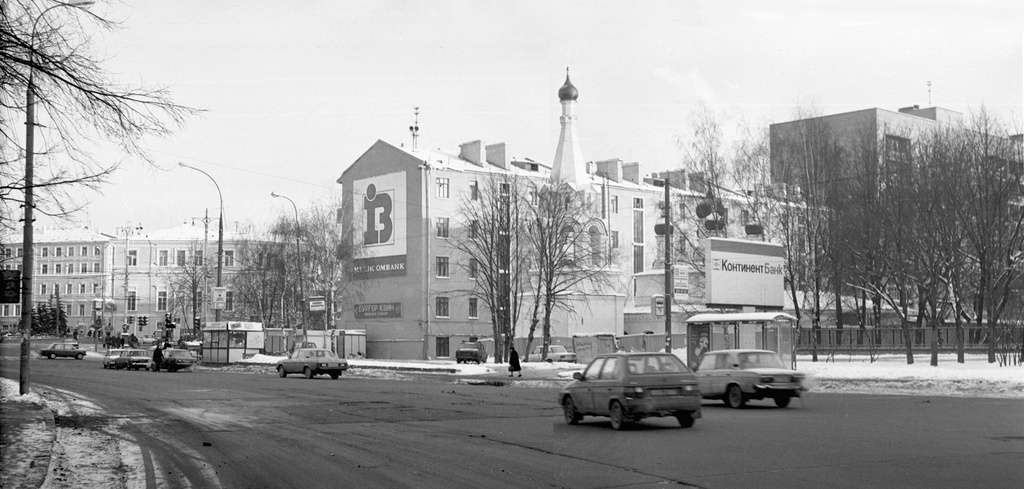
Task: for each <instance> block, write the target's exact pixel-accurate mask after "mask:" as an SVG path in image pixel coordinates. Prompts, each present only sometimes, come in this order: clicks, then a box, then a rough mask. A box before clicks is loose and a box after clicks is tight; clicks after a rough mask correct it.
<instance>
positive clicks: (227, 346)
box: [202, 321, 266, 363]
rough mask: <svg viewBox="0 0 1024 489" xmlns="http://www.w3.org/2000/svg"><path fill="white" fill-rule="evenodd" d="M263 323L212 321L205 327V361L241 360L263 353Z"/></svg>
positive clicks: (226, 361) (229, 361)
mask: <svg viewBox="0 0 1024 489" xmlns="http://www.w3.org/2000/svg"><path fill="white" fill-rule="evenodd" d="M265 335H266V333H265V332H264V331H263V323H250V322H239V321H212V322H209V323H206V326H205V327H204V328H203V347H202V351H203V355H202V357H203V362H208V363H234V362H240V361H242V360H244V359H245V358H247V357H251V356H253V355H255V354H257V353H263V351H264V350H263V348H264V341H265Z"/></svg>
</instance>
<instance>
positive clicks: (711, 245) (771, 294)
mask: <svg viewBox="0 0 1024 489" xmlns="http://www.w3.org/2000/svg"><path fill="white" fill-rule="evenodd" d="M704 266H705V272H706V277H707V284H706V287H707V289H706V294H707V295H706V297H705V302H706V304H707V305H708V306H715V307H719V306H722V307H725V306H734V307H742V306H754V307H764V308H771V309H781V308H782V307H783V305H784V304H785V293H786V292H785V284H784V282H783V278H784V275H785V256H784V253H783V249H782V246H781V245H776V244H771V243H763V242H760V241H746V240H740V239H724V238H709V239H708V240H707V244H706V245H705V261H704Z"/></svg>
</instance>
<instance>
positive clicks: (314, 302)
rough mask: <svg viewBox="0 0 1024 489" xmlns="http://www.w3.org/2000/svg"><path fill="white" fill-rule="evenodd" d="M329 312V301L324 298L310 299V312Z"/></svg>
mask: <svg viewBox="0 0 1024 489" xmlns="http://www.w3.org/2000/svg"><path fill="white" fill-rule="evenodd" d="M326 310H327V301H326V300H325V299H324V298H323V296H318V297H310V298H309V312H324V311H326Z"/></svg>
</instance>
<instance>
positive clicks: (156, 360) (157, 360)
mask: <svg viewBox="0 0 1024 489" xmlns="http://www.w3.org/2000/svg"><path fill="white" fill-rule="evenodd" d="M163 361H164V352H163V351H162V350H160V343H157V344H156V347H154V348H153V371H154V372H159V371H160V364H161V363H162V362H163Z"/></svg>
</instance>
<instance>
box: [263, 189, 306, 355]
mask: <svg viewBox="0 0 1024 489" xmlns="http://www.w3.org/2000/svg"><path fill="white" fill-rule="evenodd" d="M270 196H271V197H273V198H275V199H278V198H280V199H287V200H288V202H291V203H292V209H293V210H294V211H295V256H296V257H297V259H298V261H299V294H300V295H301V296H302V308H301V309H302V335H303V337H305V335H306V329H307V328H309V324H307V321H306V287H305V285H303V282H302V248H301V247H300V246H299V208H298V207H296V206H295V201H294V200H292V199H290V198H289V197H287V196H285V195H281V194H279V193H276V192H270Z"/></svg>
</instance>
